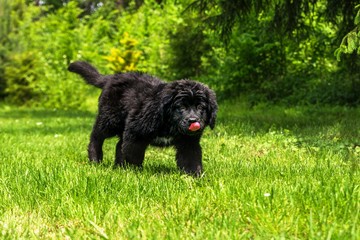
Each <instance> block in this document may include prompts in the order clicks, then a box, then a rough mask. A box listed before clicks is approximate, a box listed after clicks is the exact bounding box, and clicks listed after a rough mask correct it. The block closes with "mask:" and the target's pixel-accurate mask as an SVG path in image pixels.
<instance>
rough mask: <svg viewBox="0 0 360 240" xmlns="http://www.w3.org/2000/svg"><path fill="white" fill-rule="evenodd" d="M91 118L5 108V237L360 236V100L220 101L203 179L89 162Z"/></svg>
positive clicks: (152, 155) (110, 150)
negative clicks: (342, 103) (336, 103)
mask: <svg viewBox="0 0 360 240" xmlns="http://www.w3.org/2000/svg"><path fill="white" fill-rule="evenodd" d="M94 115H95V114H94V113H89V112H71V111H60V110H57V111H52V110H42V109H36V110H30V109H17V108H15V107H6V106H1V107H0V142H1V146H0V238H1V239H19V238H23V239H39V238H40V239H242V238H243V239H249V238H250V239H271V238H274V239H360V227H359V226H360V221H359V217H360V200H359V199H360V172H359V159H360V109H349V108H339V107H337V108H325V107H323V108H320V107H296V108H284V107H267V106H258V107H255V108H252V109H249V108H248V107H246V105H245V104H241V103H225V104H222V105H220V112H219V117H218V124H217V126H216V129H215V130H214V131H210V130H207V131H206V132H205V134H204V137H203V139H202V146H203V153H204V154H203V158H204V169H205V173H204V176H203V177H201V178H199V179H194V178H192V177H188V176H185V175H182V174H180V173H179V172H178V170H177V169H176V165H175V161H174V151H173V150H172V149H157V148H152V147H151V148H149V149H148V151H147V153H146V159H145V163H144V168H143V169H142V170H135V169H126V170H124V169H116V170H114V169H112V163H113V156H114V154H115V153H114V152H115V143H116V139H112V140H108V141H107V142H106V143H105V146H104V153H105V160H104V163H103V164H102V165H91V164H89V163H88V162H87V151H86V147H87V144H88V138H89V134H90V131H91V127H92V123H93V120H94Z"/></svg>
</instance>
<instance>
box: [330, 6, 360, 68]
mask: <svg viewBox="0 0 360 240" xmlns="http://www.w3.org/2000/svg"><path fill="white" fill-rule="evenodd" d="M356 8H359V10H358V12H357V14H356V16H355V20H354V23H355V25H356V27H355V28H354V29H353V30H352V31H350V32H349V33H348V34H346V35H345V37H344V38H343V40H342V42H341V44H340V47H339V48H338V49H336V51H335V55H336V57H337V59H338V61H340V57H341V54H342V53H347V54H351V53H353V52H354V51H355V50H357V54H358V55H360V5H357V6H356Z"/></svg>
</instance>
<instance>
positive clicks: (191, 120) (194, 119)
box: [188, 117, 198, 123]
mask: <svg viewBox="0 0 360 240" xmlns="http://www.w3.org/2000/svg"><path fill="white" fill-rule="evenodd" d="M188 121H189V123H194V122H197V121H198V120H197V118H193V117H191V118H189V119H188Z"/></svg>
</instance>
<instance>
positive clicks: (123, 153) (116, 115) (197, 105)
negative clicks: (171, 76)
mask: <svg viewBox="0 0 360 240" xmlns="http://www.w3.org/2000/svg"><path fill="white" fill-rule="evenodd" d="M68 69H69V71H71V72H74V73H77V74H79V75H81V76H82V77H83V78H84V79H85V81H86V82H87V83H89V84H91V85H94V86H96V87H98V88H102V93H101V95H100V98H99V110H98V116H97V118H96V122H95V124H94V127H93V130H92V133H91V136H90V144H89V146H88V154H89V159H90V161H94V162H101V161H102V158H103V151H102V145H103V143H104V140H105V139H106V138H110V137H114V136H118V137H119V142H118V143H117V145H116V156H115V164H116V165H120V166H124V165H125V163H127V164H132V165H136V166H141V165H142V163H143V160H144V155H145V150H146V148H147V146H148V145H150V144H151V145H156V146H161V147H163V146H171V145H172V146H174V147H175V149H176V161H177V166H178V167H179V168H180V169H181V170H183V171H185V172H186V173H188V174H194V175H200V174H201V172H202V153H201V146H200V138H201V135H202V133H203V130H204V128H205V127H206V126H210V128H211V129H213V128H214V126H215V119H216V112H217V103H216V97H215V93H214V92H213V91H212V90H210V89H209V88H208V87H206V86H205V85H203V84H201V83H199V82H195V81H192V80H178V81H174V82H170V83H165V82H163V81H161V80H160V79H158V78H156V77H153V76H149V75H147V74H144V73H139V72H132V73H121V74H114V75H101V74H100V73H99V72H98V71H97V70H96V69H95V68H94V67H93V66H91V65H90V64H89V63H87V62H80V61H78V62H74V63H71V64H70V65H69V68H68ZM192 122H199V123H200V126H201V128H200V129H199V130H198V131H195V132H192V131H190V130H189V126H190V124H191V123H192Z"/></svg>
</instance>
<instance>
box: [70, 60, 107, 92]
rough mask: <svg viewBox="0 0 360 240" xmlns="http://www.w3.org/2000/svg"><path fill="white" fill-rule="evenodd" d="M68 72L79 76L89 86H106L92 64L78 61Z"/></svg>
mask: <svg viewBox="0 0 360 240" xmlns="http://www.w3.org/2000/svg"><path fill="white" fill-rule="evenodd" d="M68 70H69V71H70V72H74V73H77V74H79V75H80V76H81V77H82V78H83V79H84V80H85V81H86V82H87V83H88V84H91V85H94V86H95V87H98V88H103V87H104V85H105V79H104V77H103V75H101V74H100V73H99V72H98V71H97V70H96V68H94V67H93V66H92V65H91V64H90V63H87V62H82V61H76V62H73V63H71V64H70V65H69V67H68Z"/></svg>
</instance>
